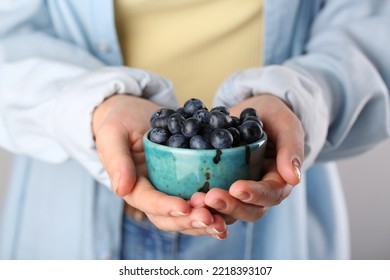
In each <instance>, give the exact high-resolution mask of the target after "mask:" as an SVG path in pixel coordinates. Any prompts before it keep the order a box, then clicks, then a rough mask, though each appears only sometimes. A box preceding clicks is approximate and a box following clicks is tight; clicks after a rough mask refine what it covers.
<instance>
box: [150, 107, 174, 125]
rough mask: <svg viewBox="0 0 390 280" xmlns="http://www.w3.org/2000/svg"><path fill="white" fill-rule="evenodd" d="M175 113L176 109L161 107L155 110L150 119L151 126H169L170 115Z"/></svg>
mask: <svg viewBox="0 0 390 280" xmlns="http://www.w3.org/2000/svg"><path fill="white" fill-rule="evenodd" d="M173 113H175V110H172V109H168V108H160V109H158V110H157V111H156V112H154V114H153V116H152V117H151V119H150V126H151V127H152V128H157V127H162V128H168V119H169V116H170V115H172V114H173Z"/></svg>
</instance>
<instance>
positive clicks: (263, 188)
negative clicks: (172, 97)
mask: <svg viewBox="0 0 390 280" xmlns="http://www.w3.org/2000/svg"><path fill="white" fill-rule="evenodd" d="M247 107H252V108H255V109H256V110H257V112H258V114H259V117H260V119H261V121H262V122H263V124H264V130H265V131H266V133H267V136H268V144H267V152H266V159H265V162H264V167H263V168H264V176H263V177H262V179H261V181H258V182H256V181H246V180H239V181H236V182H234V183H233V184H232V186H231V187H230V189H229V191H225V190H223V189H218V188H213V189H211V190H210V191H209V192H208V193H206V194H203V193H196V194H194V195H193V197H192V198H191V205H192V207H194V208H197V207H209V208H212V209H214V210H215V211H217V212H219V213H221V214H223V215H224V217H225V220H226V222H227V223H229V224H231V223H233V222H235V221H236V220H241V221H247V222H254V221H257V220H258V219H260V218H261V217H263V216H264V214H265V213H266V212H267V211H268V209H269V208H270V207H271V206H274V205H277V204H280V203H281V202H282V201H283V200H284V199H285V198H286V197H287V196H288V195H289V194H290V193H291V191H292V189H293V187H294V186H295V185H297V184H298V183H299V182H300V179H301V171H300V169H301V166H302V162H303V159H304V131H303V128H302V126H301V123H300V121H299V119H298V118H297V117H296V115H295V114H294V113H293V111H292V110H291V109H290V108H289V107H288V106H287V104H286V103H284V101H282V100H281V99H279V98H278V97H275V96H273V95H269V94H265V95H259V96H256V97H252V98H249V99H247V100H245V101H243V102H241V103H239V104H238V105H236V106H234V107H232V108H231V110H230V112H231V115H235V116H239V114H240V113H241V111H242V110H243V109H245V108H247Z"/></svg>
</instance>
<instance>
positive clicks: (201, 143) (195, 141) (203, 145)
mask: <svg viewBox="0 0 390 280" xmlns="http://www.w3.org/2000/svg"><path fill="white" fill-rule="evenodd" d="M190 148H191V149H198V150H199V149H212V148H213V147H212V146H211V144H210V141H209V140H208V139H207V138H204V137H203V136H201V135H194V136H192V137H191V139H190Z"/></svg>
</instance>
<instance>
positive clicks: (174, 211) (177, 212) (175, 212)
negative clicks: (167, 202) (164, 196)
mask: <svg viewBox="0 0 390 280" xmlns="http://www.w3.org/2000/svg"><path fill="white" fill-rule="evenodd" d="M169 214H170V215H171V216H172V217H183V216H187V214H186V213H183V212H180V211H176V210H173V211H171V212H170V213H169Z"/></svg>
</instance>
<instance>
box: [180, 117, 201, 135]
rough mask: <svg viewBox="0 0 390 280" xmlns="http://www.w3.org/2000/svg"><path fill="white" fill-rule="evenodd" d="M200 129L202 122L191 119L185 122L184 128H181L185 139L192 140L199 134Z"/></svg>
mask: <svg viewBox="0 0 390 280" xmlns="http://www.w3.org/2000/svg"><path fill="white" fill-rule="evenodd" d="M200 129H201V123H200V120H198V119H196V118H193V117H191V118H188V119H186V120H185V121H184V123H183V126H182V128H181V133H182V134H183V135H184V136H185V137H187V138H191V137H192V136H194V135H196V134H198V133H199V131H200Z"/></svg>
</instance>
